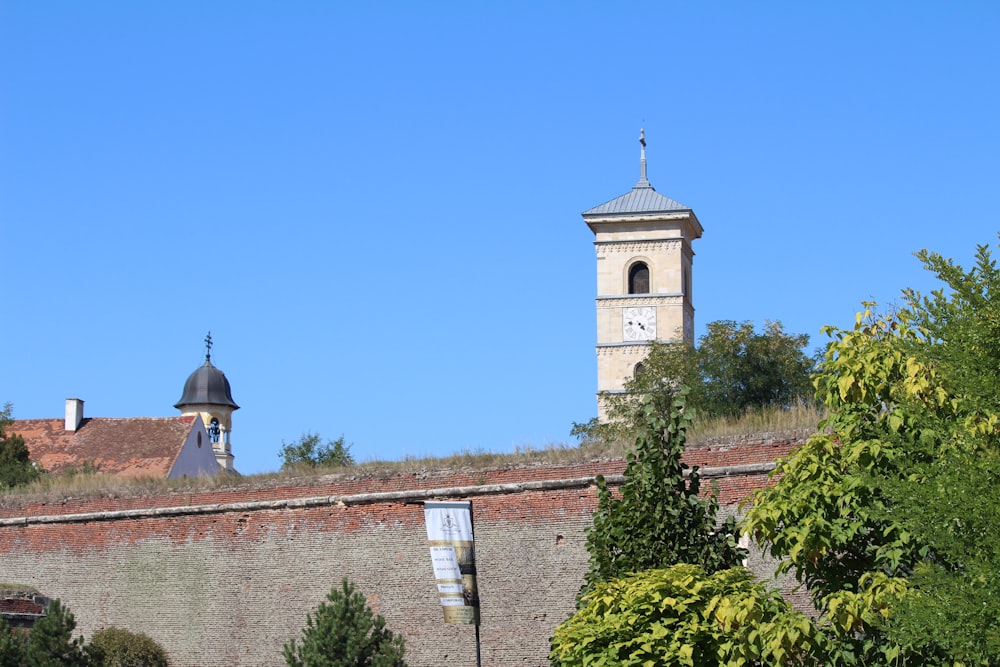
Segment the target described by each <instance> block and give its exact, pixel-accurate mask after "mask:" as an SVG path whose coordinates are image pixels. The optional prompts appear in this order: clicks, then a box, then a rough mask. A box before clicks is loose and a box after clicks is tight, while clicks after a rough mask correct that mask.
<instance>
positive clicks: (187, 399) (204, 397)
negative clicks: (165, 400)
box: [174, 356, 240, 410]
mask: <svg viewBox="0 0 1000 667" xmlns="http://www.w3.org/2000/svg"><path fill="white" fill-rule="evenodd" d="M188 405H227V406H229V407H231V408H232V409H234V410H239V408H240V406H238V405H236V402H235V401H234V400H233V390H232V388H231V387H230V386H229V380H227V379H226V374H225V373H223V372H222V371H220V370H219V369H218V368H216V367H215V366H213V365H212V361H211V359H210V358H209V357H207V356H206V357H205V363H204V364H203V365H202V367H201V368H199V369H198V370H196V371H195V372H194V373H191V375H189V376H188V379H187V382H185V383H184V394H183V395H182V396H181V400H179V401H177V403H175V404H174V407H175V408H177V409H178V410H180V409H181V408H184V407H185V406H188Z"/></svg>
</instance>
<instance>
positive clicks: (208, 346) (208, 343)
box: [205, 331, 212, 361]
mask: <svg viewBox="0 0 1000 667" xmlns="http://www.w3.org/2000/svg"><path fill="white" fill-rule="evenodd" d="M211 359H212V332H211V331H209V332H208V335H207V336H205V361H211Z"/></svg>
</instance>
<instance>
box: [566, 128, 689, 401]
mask: <svg viewBox="0 0 1000 667" xmlns="http://www.w3.org/2000/svg"><path fill="white" fill-rule="evenodd" d="M639 145H640V150H639V181H638V182H637V183H636V184H635V185H634V186H633V187H632V190H631V191H630V192H627V193H625V194H623V195H622V196H620V197H616V198H615V199H612V200H611V201H608V202H605V203H603V204H601V205H600V206H595V207H594V208H592V209H590V210H588V211H585V212H584V213H583V220H584V222H586V223H587V226H588V227H590V230H591V231H592V232H594V235H595V240H594V247H595V248H596V250H597V392H598V416H599V417H600V418H601V419H602V420H603V419H604V418H605V417H606V415H605V411H604V407H603V405H602V401H601V399H600V397H601V395H602V394H605V393H613V392H621V391H622V388H623V387H624V384H625V381H626V379H628V378H631V377H633V376H634V375H635V373H636V372H637V371H638V370H640V369H641V367H642V360H643V359H645V357H646V354H647V352H648V350H649V345H650V343H651V342H652V341H660V342H669V341H679V340H686V341H693V340H694V303H693V300H692V289H691V288H692V284H691V266H692V263H693V261H694V251H693V250H692V249H691V242H692V241H693V240H694V239H696V238H699V237H701V234H702V232H703V231H704V230H703V229H702V226H701V223H700V222H699V221H698V218H697V216H695V214H694V211H692V210H691V209H690V208H689V207H687V206H685V205H683V204H681V203H679V202H676V201H674V200H673V199H671V198H669V197H665V196H663V195H661V194H660V193H658V192H657V191H656V190H655V189H653V186H652V185H651V184H650V183H649V181H648V180H647V178H646V133H645V130H643V131H642V132H640V135H639Z"/></svg>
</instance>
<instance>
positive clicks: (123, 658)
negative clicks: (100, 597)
mask: <svg viewBox="0 0 1000 667" xmlns="http://www.w3.org/2000/svg"><path fill="white" fill-rule="evenodd" d="M87 649H88V653H89V654H90V660H91V664H92V665H93V666H94V667H168V665H169V664H170V663H169V660H168V659H167V652H166V651H165V650H164V648H163V647H162V646H160V645H159V644H158V643H157V642H156V641H154V640H153V639H152V638H150V637H149V636H148V635H145V634H143V633H141V632H131V631H129V630H125V629H124V628H116V627H110V628H105V629H103V630H99V631H97V632H96V633H94V636H93V637H91V639H90V643H89V644H88V645H87Z"/></svg>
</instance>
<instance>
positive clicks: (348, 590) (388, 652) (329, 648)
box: [284, 579, 406, 667]
mask: <svg viewBox="0 0 1000 667" xmlns="http://www.w3.org/2000/svg"><path fill="white" fill-rule="evenodd" d="M326 599H327V602H322V603H320V605H319V607H318V608H317V609H316V614H315V617H314V616H313V615H312V614H308V615H306V627H305V628H303V629H302V643H301V644H297V643H296V641H295V639H291V640H289V642H288V643H287V644H285V646H284V654H285V662H286V663H287V664H288V666H289V667H357V666H359V665H364V666H365V667H405V665H406V663H405V662H404V661H403V654H404V652H405V644H404V641H403V637H402V636H400V635H394V634H393V633H392V631H390V630H389V629H387V628H386V627H385V619H384V618H382V616H381V615H379V614H375V613H374V612H372V610H371V609H370V608H369V607H368V605H367V604H366V603H365V598H364V596H363V595H361V594H360V593H358V592H357V591H356V590H355V588H354V585H353V584H352V583H350V582H349V581H348V580H347V579H344V580H343V582H342V584H341V587H340V589H337V588H333V589H332V590H331V591H330V593H329V594H328V595H327V596H326Z"/></svg>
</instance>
